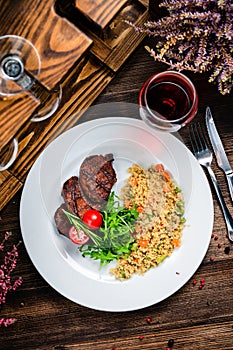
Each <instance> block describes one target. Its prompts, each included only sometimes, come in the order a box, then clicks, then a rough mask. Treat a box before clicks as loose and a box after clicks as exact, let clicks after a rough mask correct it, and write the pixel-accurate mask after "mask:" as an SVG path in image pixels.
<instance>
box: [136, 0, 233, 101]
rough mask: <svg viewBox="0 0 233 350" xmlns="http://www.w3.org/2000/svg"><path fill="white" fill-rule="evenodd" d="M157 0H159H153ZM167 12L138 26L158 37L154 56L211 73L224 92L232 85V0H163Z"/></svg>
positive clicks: (176, 66) (174, 66) (178, 66)
mask: <svg viewBox="0 0 233 350" xmlns="http://www.w3.org/2000/svg"><path fill="white" fill-rule="evenodd" d="M154 1H157V0H154ZM160 7H164V8H166V10H167V15H166V16H164V17H162V18H160V19H159V20H157V21H148V22H147V23H145V25H144V26H143V27H140V28H137V30H138V31H139V32H145V33H146V34H147V35H148V36H150V37H154V38H155V49H149V48H148V47H147V50H148V51H149V52H150V54H151V56H152V57H153V58H154V59H155V60H157V61H160V62H164V63H166V64H168V65H169V66H170V68H172V69H177V70H190V71H193V72H205V71H206V72H207V71H208V72H210V77H209V81H210V82H215V83H216V84H217V86H218V89H219V91H220V92H221V93H222V94H223V95H224V94H227V93H229V92H230V91H231V88H232V86H233V55H232V52H233V41H232V38H233V24H232V23H233V4H232V1H230V0H169V1H168V0H164V1H162V2H161V3H160Z"/></svg>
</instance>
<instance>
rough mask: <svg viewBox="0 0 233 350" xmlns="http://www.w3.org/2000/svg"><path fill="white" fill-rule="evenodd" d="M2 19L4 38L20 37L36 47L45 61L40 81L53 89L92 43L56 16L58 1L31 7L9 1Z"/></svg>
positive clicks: (31, 2) (31, 1) (34, 2)
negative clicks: (8, 35) (11, 35)
mask: <svg viewBox="0 0 233 350" xmlns="http://www.w3.org/2000/svg"><path fill="white" fill-rule="evenodd" d="M6 4H8V6H6ZM0 8H1V6H0ZM29 14H30V15H29ZM0 18H1V22H2V23H3V19H4V25H1V27H0V35H5V34H6V33H7V34H9V33H10V34H14V35H19V36H22V37H24V38H26V39H28V40H29V41H30V42H31V43H32V44H33V45H34V46H35V48H36V49H37V51H38V53H39V56H40V59H41V73H40V75H39V79H38V80H39V81H40V82H42V83H43V84H45V85H46V86H47V88H49V89H52V88H53V87H54V86H55V85H56V84H57V83H58V82H59V81H60V80H61V78H62V77H63V75H64V74H66V73H67V71H68V69H70V68H71V67H72V65H73V64H74V63H75V62H76V61H77V60H78V58H79V57H81V56H82V54H83V53H84V52H85V51H86V50H87V49H88V47H89V46H90V45H91V43H92V41H91V40H90V38H88V37H87V36H86V35H85V34H84V33H82V32H81V31H80V30H79V29H78V28H77V27H75V26H74V25H73V24H72V23H70V22H68V21H67V20H66V19H65V18H62V17H60V16H58V15H57V14H56V13H55V11H54V0H48V1H46V4H45V3H44V2H42V1H40V0H28V1H27V6H25V1H24V0H18V1H10V0H6V1H5V8H3V11H1V12H0Z"/></svg>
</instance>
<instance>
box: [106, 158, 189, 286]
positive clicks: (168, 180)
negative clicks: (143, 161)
mask: <svg viewBox="0 0 233 350" xmlns="http://www.w3.org/2000/svg"><path fill="white" fill-rule="evenodd" d="M129 173H130V174H131V175H130V177H129V178H128V180H127V184H126V185H125V186H124V188H123V189H122V199H123V201H124V203H127V207H129V208H135V207H136V208H140V210H138V211H139V216H138V218H137V221H136V222H135V232H136V235H135V243H134V245H133V250H132V251H131V253H130V255H129V256H127V257H123V258H121V259H119V260H118V261H117V266H116V267H115V268H112V269H111V273H112V274H113V275H115V277H116V278H117V279H120V280H125V279H128V278H130V277H131V276H132V275H133V274H134V273H137V274H144V273H145V272H146V271H147V270H149V269H150V268H152V267H155V266H157V265H158V264H159V263H161V262H162V261H163V260H164V259H165V258H166V257H168V256H170V255H171V254H172V252H173V251H174V249H175V248H178V247H179V246H180V244H181V238H182V230H183V227H184V221H185V220H184V218H183V214H184V201H183V197H182V193H181V191H180V189H179V188H178V187H177V186H176V184H175V182H174V181H173V180H172V177H171V176H169V175H170V174H169V175H168V172H167V171H166V172H165V171H164V169H163V166H158V165H157V166H154V165H151V166H150V167H149V168H148V169H144V168H142V167H141V166H139V165H137V164H134V165H133V166H132V167H131V168H129Z"/></svg>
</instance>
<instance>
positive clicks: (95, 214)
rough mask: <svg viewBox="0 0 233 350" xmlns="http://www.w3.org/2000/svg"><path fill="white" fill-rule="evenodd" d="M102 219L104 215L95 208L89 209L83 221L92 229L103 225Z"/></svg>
mask: <svg viewBox="0 0 233 350" xmlns="http://www.w3.org/2000/svg"><path fill="white" fill-rule="evenodd" d="M102 221H103V220H102V215H101V214H100V212H99V211H98V210H95V209H89V210H87V211H86V213H85V214H84V215H83V222H84V223H85V224H86V225H87V226H88V227H90V229H92V230H98V228H100V226H101V225H102Z"/></svg>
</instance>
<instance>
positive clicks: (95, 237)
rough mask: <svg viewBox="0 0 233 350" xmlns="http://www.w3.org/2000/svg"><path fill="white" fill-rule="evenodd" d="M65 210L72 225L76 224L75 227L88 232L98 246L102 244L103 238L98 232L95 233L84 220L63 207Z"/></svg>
mask: <svg viewBox="0 0 233 350" xmlns="http://www.w3.org/2000/svg"><path fill="white" fill-rule="evenodd" d="M63 212H64V213H65V214H66V216H67V218H68V220H69V222H70V223H71V225H74V227H75V228H76V229H77V230H78V231H79V230H82V231H84V232H85V233H86V235H87V236H89V237H90V238H91V239H92V241H93V242H94V244H95V245H96V246H99V245H101V242H102V239H101V237H100V236H98V235H97V234H95V233H94V232H93V231H91V230H90V229H89V228H88V227H87V226H86V225H85V224H84V223H83V222H82V220H81V219H80V218H79V217H78V216H76V215H73V214H71V213H70V212H68V211H66V210H64V209H63Z"/></svg>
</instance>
